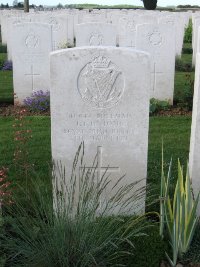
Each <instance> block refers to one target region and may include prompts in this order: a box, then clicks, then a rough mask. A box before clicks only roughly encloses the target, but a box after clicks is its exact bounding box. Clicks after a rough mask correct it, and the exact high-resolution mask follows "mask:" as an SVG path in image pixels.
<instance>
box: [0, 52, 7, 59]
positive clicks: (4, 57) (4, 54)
mask: <svg viewBox="0 0 200 267" xmlns="http://www.w3.org/2000/svg"><path fill="white" fill-rule="evenodd" d="M6 59H7V54H6V53H0V60H4V61H5V60H6Z"/></svg>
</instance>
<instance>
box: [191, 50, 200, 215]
mask: <svg viewBox="0 0 200 267" xmlns="http://www.w3.org/2000/svg"><path fill="white" fill-rule="evenodd" d="M199 162H200V54H199V53H198V54H197V57H196V69H195V86H194V98H193V112H192V128H191V138H190V155H189V170H190V177H191V179H192V185H193V190H194V193H195V196H197V194H198V193H199V191H200V164H199ZM198 214H199V215H200V204H199V207H198Z"/></svg>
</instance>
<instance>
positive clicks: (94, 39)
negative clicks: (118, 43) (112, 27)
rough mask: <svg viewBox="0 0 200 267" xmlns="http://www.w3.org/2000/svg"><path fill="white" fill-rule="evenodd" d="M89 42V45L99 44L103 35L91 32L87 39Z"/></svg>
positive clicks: (101, 42)
mask: <svg viewBox="0 0 200 267" xmlns="http://www.w3.org/2000/svg"><path fill="white" fill-rule="evenodd" d="M89 44H90V45H91V46H99V45H102V44H103V35H102V34H101V33H98V32H94V33H92V34H91V36H90V39H89Z"/></svg>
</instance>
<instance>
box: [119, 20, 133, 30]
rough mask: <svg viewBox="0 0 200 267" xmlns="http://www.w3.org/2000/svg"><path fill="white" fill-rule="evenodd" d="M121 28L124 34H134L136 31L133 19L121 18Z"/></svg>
mask: <svg viewBox="0 0 200 267" xmlns="http://www.w3.org/2000/svg"><path fill="white" fill-rule="evenodd" d="M120 27H121V31H122V32H127V31H129V32H134V31H136V24H135V21H134V20H133V19H127V18H121V19H120Z"/></svg>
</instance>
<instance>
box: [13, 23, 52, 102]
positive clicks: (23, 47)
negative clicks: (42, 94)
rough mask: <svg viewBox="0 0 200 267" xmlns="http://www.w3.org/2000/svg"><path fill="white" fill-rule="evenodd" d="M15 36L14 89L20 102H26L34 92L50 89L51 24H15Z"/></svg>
mask: <svg viewBox="0 0 200 267" xmlns="http://www.w3.org/2000/svg"><path fill="white" fill-rule="evenodd" d="M12 37H13V45H12V56H13V79H14V92H15V94H16V95H17V101H18V102H19V103H23V100H24V99H25V98H26V97H28V96H30V95H31V94H32V92H33V91H38V90H43V91H46V90H49V89H50V75H49V74H50V71H49V53H50V52H51V51H52V27H51V26H50V25H48V24H42V23H22V24H16V25H15V27H14V30H13V36H12Z"/></svg>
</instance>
